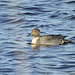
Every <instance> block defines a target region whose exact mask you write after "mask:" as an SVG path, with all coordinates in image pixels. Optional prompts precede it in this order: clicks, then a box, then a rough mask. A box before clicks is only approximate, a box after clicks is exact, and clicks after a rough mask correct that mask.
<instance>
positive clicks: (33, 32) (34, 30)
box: [31, 28, 40, 37]
mask: <svg viewBox="0 0 75 75" xmlns="http://www.w3.org/2000/svg"><path fill="white" fill-rule="evenodd" d="M31 34H32V36H34V37H39V36H40V30H39V29H37V28H34V29H33V30H32V32H31Z"/></svg>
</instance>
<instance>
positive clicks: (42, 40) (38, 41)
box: [30, 28, 71, 46]
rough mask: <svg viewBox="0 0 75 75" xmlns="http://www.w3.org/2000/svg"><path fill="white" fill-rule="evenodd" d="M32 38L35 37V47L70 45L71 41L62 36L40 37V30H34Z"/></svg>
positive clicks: (33, 42)
mask: <svg viewBox="0 0 75 75" xmlns="http://www.w3.org/2000/svg"><path fill="white" fill-rule="evenodd" d="M30 35H32V36H34V38H33V40H32V44H33V45H34V44H35V45H50V46H52V45H62V44H65V43H69V42H71V41H69V40H66V39H65V37H66V36H62V35H44V36H40V30H39V29H37V28H35V29H33V30H32V32H31V34H30Z"/></svg>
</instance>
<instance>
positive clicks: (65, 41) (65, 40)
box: [64, 39, 74, 44]
mask: <svg viewBox="0 0 75 75" xmlns="http://www.w3.org/2000/svg"><path fill="white" fill-rule="evenodd" d="M66 43H74V42H72V41H71V40H67V39H64V44H66Z"/></svg>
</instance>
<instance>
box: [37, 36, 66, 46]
mask: <svg viewBox="0 0 75 75" xmlns="http://www.w3.org/2000/svg"><path fill="white" fill-rule="evenodd" d="M65 37H66V36H62V35H44V36H40V38H39V39H38V41H37V43H38V44H43V45H59V44H63V43H64V38H65Z"/></svg>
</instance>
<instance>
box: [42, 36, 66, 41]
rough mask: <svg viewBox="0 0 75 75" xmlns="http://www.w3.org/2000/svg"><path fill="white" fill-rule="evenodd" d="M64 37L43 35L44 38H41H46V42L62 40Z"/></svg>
mask: <svg viewBox="0 0 75 75" xmlns="http://www.w3.org/2000/svg"><path fill="white" fill-rule="evenodd" d="M65 37H67V36H62V35H44V36H41V38H46V39H47V40H48V39H49V40H50V39H51V40H52V39H64V38H65Z"/></svg>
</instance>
